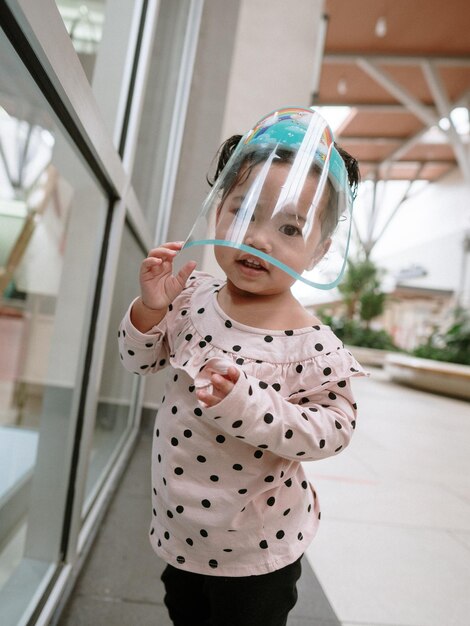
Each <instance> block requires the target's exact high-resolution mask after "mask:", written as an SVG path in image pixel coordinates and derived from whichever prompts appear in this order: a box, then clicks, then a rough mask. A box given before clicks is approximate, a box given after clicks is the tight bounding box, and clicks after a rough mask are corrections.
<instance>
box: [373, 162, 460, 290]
mask: <svg viewBox="0 0 470 626" xmlns="http://www.w3.org/2000/svg"><path fill="white" fill-rule="evenodd" d="M466 234H470V185H469V184H468V183H465V182H464V181H463V178H462V176H461V175H460V172H459V171H458V170H455V171H454V172H453V173H451V174H450V175H448V176H447V177H446V178H445V179H444V180H442V181H441V182H438V183H435V184H429V185H428V186H427V187H426V188H425V189H424V190H423V191H421V192H419V193H418V194H417V195H416V197H414V198H413V197H412V198H410V199H409V200H407V201H406V202H405V203H404V204H403V206H402V207H401V208H400V209H399V212H398V213H397V215H396V217H395V218H394V219H393V221H392V222H391V223H390V226H389V227H388V229H387V231H386V232H385V234H384V236H383V238H381V239H380V240H379V242H378V243H377V245H376V247H375V248H374V250H373V254H372V257H373V259H374V260H375V261H376V262H377V263H378V264H379V265H381V266H383V267H385V268H387V269H388V270H389V271H390V272H391V273H397V272H399V271H400V270H402V269H404V268H407V267H409V266H411V265H420V266H423V267H424V268H425V269H426V270H427V275H426V276H423V277H420V278H415V279H409V280H407V281H406V282H404V281H401V282H402V283H404V284H406V285H410V286H416V287H424V288H430V289H451V290H458V289H459V288H460V287H461V279H462V258H463V250H462V242H463V239H464V237H465V235H466ZM469 263H470V259H469ZM469 270H470V268H469ZM468 273H469V274H470V271H469V272H468ZM469 279H470V276H467V281H466V283H467V284H466V289H465V291H466V293H467V298H468V294H469V289H470V285H469V284H468V281H469ZM467 301H468V300H467Z"/></svg>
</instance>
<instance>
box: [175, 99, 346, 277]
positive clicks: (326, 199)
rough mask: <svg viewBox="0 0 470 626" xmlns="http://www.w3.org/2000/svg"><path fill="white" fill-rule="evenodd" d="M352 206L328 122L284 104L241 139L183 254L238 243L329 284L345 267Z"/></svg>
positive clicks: (296, 272)
mask: <svg viewBox="0 0 470 626" xmlns="http://www.w3.org/2000/svg"><path fill="white" fill-rule="evenodd" d="M351 212H352V193H351V190H350V188H349V184H348V175H347V170H346V167H345V164H344V161H343V159H342V157H341V155H340V154H339V152H338V151H337V150H336V148H335V146H334V141H333V136H332V133H331V130H330V129H329V127H328V126H327V124H326V122H325V120H324V119H323V118H322V117H321V116H320V115H319V114H318V113H316V112H314V111H312V110H310V109H300V108H297V109H283V110H280V111H277V112H274V113H273V114H270V115H268V116H266V117H265V118H263V119H262V120H261V121H260V122H259V123H258V124H257V125H256V126H255V127H254V128H253V129H252V130H250V131H249V132H248V133H246V135H245V136H244V137H243V138H242V139H241V140H240V142H239V144H238V145H237V147H236V149H235V150H234V152H233V154H232V156H231V158H230V159H229V161H228V163H227V164H226V166H225V167H224V169H223V170H222V172H221V173H220V175H219V177H218V179H217V181H216V183H215V185H214V187H213V188H212V190H211V192H210V193H209V195H208V197H207V199H206V201H205V202H204V205H203V207H202V211H201V213H200V216H199V218H198V219H197V220H196V223H195V225H194V227H193V229H192V230H191V233H190V235H189V237H188V238H187V240H186V242H185V244H184V246H183V250H182V252H184V250H185V249H190V248H192V247H194V246H201V245H206V246H207V245H208V246H220V247H225V248H233V249H235V250H240V251H242V252H244V253H247V254H249V255H252V256H254V257H258V258H260V259H262V260H263V261H264V262H265V263H267V264H269V265H272V266H275V267H277V268H279V269H280V270H282V271H283V272H285V273H286V274H288V275H289V276H291V277H292V278H293V279H294V280H300V281H302V282H303V283H305V284H307V285H310V286H312V287H315V288H317V289H332V288H333V287H335V286H336V285H337V284H338V283H339V282H340V280H341V278H342V275H343V273H344V269H345V267H346V259H347V254H348V251H349V242H350V235H351V224H352V219H351V218H352V215H351ZM260 232H262V233H263V235H262V236H261V235H259V233H260ZM255 240H256V246H255V245H254V244H253V242H254V241H255ZM248 241H249V242H250V243H247V242H248ZM265 241H267V242H268V243H265ZM250 244H253V245H250ZM180 254H181V253H180ZM302 255H303V256H302ZM307 257H309V259H310V261H309V260H308V258H307ZM312 265H313V267H312Z"/></svg>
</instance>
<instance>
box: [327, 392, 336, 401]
mask: <svg viewBox="0 0 470 626" xmlns="http://www.w3.org/2000/svg"><path fill="white" fill-rule="evenodd" d="M328 397H329V399H330V400H336V394H335V393H333V392H332V391H330V393H329V394H328Z"/></svg>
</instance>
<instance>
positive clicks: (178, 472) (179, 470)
mask: <svg viewBox="0 0 470 626" xmlns="http://www.w3.org/2000/svg"><path fill="white" fill-rule="evenodd" d="M183 472H184V470H183V468H182V467H175V474H176V475H177V476H181V474H183Z"/></svg>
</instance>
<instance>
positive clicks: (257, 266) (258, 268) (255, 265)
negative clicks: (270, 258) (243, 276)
mask: <svg viewBox="0 0 470 626" xmlns="http://www.w3.org/2000/svg"><path fill="white" fill-rule="evenodd" d="M238 263H239V264H240V265H241V266H242V267H244V268H246V269H247V270H249V271H251V272H267V271H268V270H267V269H266V268H265V267H264V266H263V264H262V263H261V262H260V261H257V260H256V259H253V258H249V259H240V260H239V261H238Z"/></svg>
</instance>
